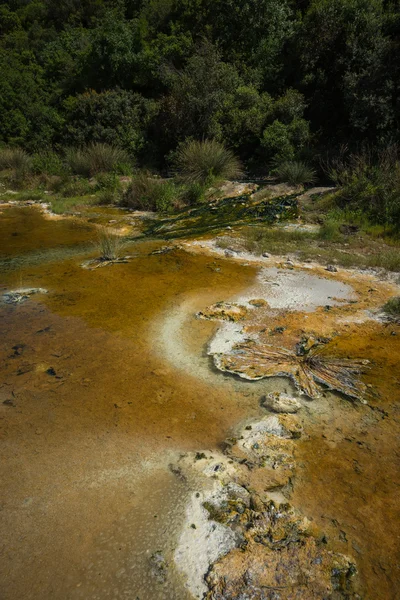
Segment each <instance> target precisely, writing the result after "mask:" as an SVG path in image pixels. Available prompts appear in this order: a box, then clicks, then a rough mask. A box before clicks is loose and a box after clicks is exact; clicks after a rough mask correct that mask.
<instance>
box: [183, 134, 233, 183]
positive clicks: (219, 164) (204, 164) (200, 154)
mask: <svg viewBox="0 0 400 600" xmlns="http://www.w3.org/2000/svg"><path fill="white" fill-rule="evenodd" d="M176 166H177V169H178V172H179V174H180V176H181V178H182V179H183V180H184V181H185V182H186V183H197V184H201V185H211V184H212V183H213V182H214V181H215V180H218V179H235V178H237V177H239V176H240V175H241V174H242V166H241V164H240V161H239V159H238V158H236V156H235V155H234V154H233V152H231V150H228V149H226V148H225V146H224V145H223V144H220V143H219V142H217V141H216V140H204V141H202V142H199V141H196V140H191V141H188V142H185V143H184V144H183V145H182V146H181V147H180V149H179V150H178V154H177V158H176Z"/></svg>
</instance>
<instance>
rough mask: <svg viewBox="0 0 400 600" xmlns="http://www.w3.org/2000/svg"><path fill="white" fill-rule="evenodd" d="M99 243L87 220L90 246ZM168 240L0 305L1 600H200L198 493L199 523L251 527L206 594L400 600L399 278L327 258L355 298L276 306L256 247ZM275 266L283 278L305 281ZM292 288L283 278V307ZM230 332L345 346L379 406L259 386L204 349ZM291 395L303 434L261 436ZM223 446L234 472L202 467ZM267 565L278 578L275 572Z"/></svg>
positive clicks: (11, 280)
mask: <svg viewBox="0 0 400 600" xmlns="http://www.w3.org/2000/svg"><path fill="white" fill-rule="evenodd" d="M28 210H33V209H28ZM15 215H16V216H15V220H14V221H11V220H9V221H8V225H7V227H8V228H9V229H7V231H9V232H11V233H12V231H16V232H17V233H18V227H19V225H18V218H17V214H16V213H15ZM24 219H25V217H24ZM66 222H67V221H66V220H64V221H57V223H66ZM51 225H54V223H51ZM3 226H4V227H5V225H4V224H3ZM21 227H22V229H21V235H22V233H23V228H24V227H25V225H21ZM40 227H41V226H40ZM40 227H39V229H38V232H39V233H38V237H37V238H36V239H31V240H30V241H29V244H28V246H29V248H28V246H27V245H26V243H25V242H24V244H22V246H21V247H20V248H17V247H15V248H14V250H13V251H12V252H11V253H9V256H11V255H13V256H14V257H18V256H22V255H23V254H24V252H25V250H26V249H27V248H28V250H29V252H31V251H34V249H35V246H36V247H37V246H38V245H39V246H40V231H41V229H40ZM43 227H44V225H43ZM60 227H61V229H62V227H63V226H60ZM69 228H70V225H68V226H67V230H68V232H67V231H65V240H68V239H70V238H69V235H70V232H69ZM60 231H61V230H60ZM60 231H58V230H57V232H54V238H53V239H50V238H51V235H52V234H51V233H50V230H49V231H47V230H46V235H49V236H50V237H49V242H48V248H49V249H51V248H52V247H55V246H57V243H58V242H57V239H59V240H63V239H64V238H63V235H64V233H60ZM7 235H8V234H7ZM24 235H25V234H24ZM80 235H81V233H79V236H80ZM92 235H93V233H90V232H88V231H86V230H84V231H83V238H84V239H82V238H81V237H79V236H78V238H79V239H77V240H76V243H81V242H82V241H83V242H84V243H87V242H88V240H89V238H90V236H92ZM86 236H87V237H86ZM13 237H15V238H17V237H18V235H17V236H13ZM46 243H47V242H46ZM67 245H68V244H67ZM158 248H160V244H159V243H158V242H146V241H144V242H140V243H139V244H136V245H135V250H136V249H137V250H138V256H136V257H134V258H133V259H132V260H130V262H129V263H128V264H120V265H111V266H110V267H108V268H107V269H98V270H97V269H96V270H94V271H84V270H83V269H81V267H80V262H81V259H80V258H78V257H76V258H67V259H66V260H63V261H62V262H59V259H58V258H57V260H55V261H53V262H51V261H50V262H45V263H44V262H40V261H39V262H38V263H35V264H33V263H30V264H29V265H28V264H25V266H24V263H22V262H20V263H19V264H18V268H17V269H11V270H10V269H9V270H7V271H5V272H4V276H3V279H2V284H3V289H2V292H7V291H9V290H13V289H14V290H15V289H18V288H21V287H24V288H25V287H26V288H28V287H29V288H35V287H41V288H44V289H47V290H48V294H46V295H44V296H39V295H37V296H32V297H30V298H28V299H27V300H26V302H23V303H21V304H19V303H18V304H17V305H6V304H3V305H2V307H1V311H0V327H1V330H2V343H1V353H2V364H3V369H2V379H1V387H0V395H1V404H0V411H1V413H0V414H1V421H0V424H1V435H2V439H3V442H4V443H3V458H4V460H3V465H4V466H3V470H2V482H3V484H2V485H3V489H4V491H3V495H2V498H3V500H2V509H3V512H2V514H3V517H4V518H3V519H2V523H3V525H2V534H1V539H2V553H3V557H4V559H3V561H2V566H1V569H2V572H3V573H2V579H3V581H4V582H5V585H3V592H4V597H5V598H7V599H8V598H9V599H14V598H17V597H18V598H19V597H25V598H32V599H35V600H36V598H39V597H40V598H56V599H57V598H60V600H61V599H63V598H65V597H66V596H68V597H70V598H93V599H94V598H100V599H103V598H115V597H118V595H117V592H118V594H119V596H120V597H130V596H129V595H132V593H133V594H136V596H137V597H139V598H140V600H150V599H151V600H154V599H156V598H171V597H174V598H175V597H176V598H182V600H183V599H185V600H186V599H187V598H190V597H191V596H190V592H189V591H188V590H187V588H186V587H185V581H186V579H185V575H184V571H181V570H179V569H176V568H175V566H174V564H175V563H174V557H176V552H177V548H179V540H180V535H181V528H182V523H184V525H183V527H184V528H188V531H189V534H191V533H194V534H195V533H196V531H197V530H196V529H194V528H193V527H192V525H195V526H196V527H197V525H196V522H193V521H192V522H186V521H185V520H184V519H185V512H186V511H187V509H188V506H189V505H191V504H190V503H191V502H192V501H193V497H192V496H193V494H194V499H195V501H198V500H199V499H200V500H201V506H200V508H201V510H200V509H199V511H200V512H199V513H198V514H199V515H202V516H201V518H202V519H204V518H205V519H206V522H207V523H208V524H209V526H210V527H211V528H212V527H213V526H214V525H215V524H218V525H220V526H221V527H228V528H230V529H231V530H232V528H233V530H234V536H235V540H234V546H232V547H231V548H229V551H227V552H226V553H225V554H224V555H221V556H219V557H218V558H214V559H213V560H212V561H210V563H209V564H208V567H207V573H208V574H207V573H205V574H204V575H205V576H206V580H204V579H203V585H206V588H202V590H203V593H206V594H207V598H210V599H211V598H213V599H217V598H218V599H219V598H236V597H237V598H239V597H240V594H243V593H250V591H251V593H253V594H255V595H253V597H254V598H275V597H276V595H275V596H274V594H280V597H281V598H286V597H287V598H292V597H293V598H296V597H299V598H311V597H315V598H320V597H332V598H341V597H354V598H356V597H357V596H355V595H354V594H359V595H360V597H363V598H368V597H371V591H373V597H374V598H377V599H382V600H383V599H385V600H386V599H387V598H391V597H393V598H394V597H396V596H397V595H398V593H399V590H398V583H397V582H398V573H397V571H396V569H397V566H396V565H398V564H399V560H398V558H399V555H398V547H399V545H398V540H397V538H396V535H395V534H394V533H393V532H394V531H395V528H396V525H398V523H399V521H400V515H399V507H398V501H397V493H398V485H397V477H398V456H397V454H396V452H397V446H396V443H397V442H396V440H397V437H398V435H399V427H400V423H399V420H398V401H399V398H398V385H399V379H398V375H397V372H398V364H399V353H400V349H399V345H398V335H393V333H395V334H396V333H397V334H398V333H399V332H398V325H396V324H388V323H382V322H380V321H379V320H378V318H377V312H376V311H377V310H378V308H379V306H382V305H383V304H384V302H385V301H386V299H387V298H388V297H389V296H390V295H393V294H394V292H395V286H393V284H392V283H391V282H389V281H386V282H385V281H379V280H377V279H376V278H375V279H374V277H373V276H372V275H368V274H361V273H351V272H344V271H342V272H340V271H339V273H326V272H324V270H323V269H322V268H321V269H319V268H318V267H313V268H312V270H311V271H310V270H309V271H308V273H312V274H313V275H315V276H317V277H322V278H325V279H327V280H328V281H335V279H338V280H339V282H341V283H342V284H343V285H344V286H350V287H351V288H353V290H354V293H355V296H354V297H351V298H350V297H349V298H340V294H339V295H338V296H337V297H336V296H335V297H336V300H335V299H333V301H332V302H330V300H329V299H328V300H327V302H326V304H324V305H323V306H320V307H318V306H316V307H313V310H312V311H311V312H310V311H308V310H303V309H302V307H301V306H299V305H298V306H297V307H293V306H291V307H287V306H274V301H273V300H272V301H271V297H269V298H268V297H267V296H265V298H264V297H263V294H262V293H260V279H257V278H256V274H257V272H259V271H258V269H260V267H261V266H262V265H258V264H254V266H251V265H249V264H247V266H244V264H243V263H246V262H248V261H247V258H242V259H241V258H240V257H239V259H236V260H232V259H231V258H230V259H229V260H227V259H225V258H221V257H220V256H217V255H212V254H211V253H210V254H208V253H207V252H208V251H207V249H204V248H198V250H199V252H198V253H197V254H196V253H195V252H193V248H190V247H188V249H189V250H190V252H189V253H188V252H185V251H183V250H179V249H172V250H171V251H169V252H165V253H164V252H163V253H160V254H152V253H153V252H154V250H156V251H157V250H158ZM29 252H28V253H27V254H29ZM196 252H197V250H196ZM268 266H271V267H273V268H276V265H275V264H273V262H271V264H270V265H268ZM296 270H297V269H295V271H296ZM278 271H279V273H278V275H279V277H280V279H279V280H278V283H281V282H283V281H284V280H285V273H288V274H290V275H293V268H290V269H285V267H283V268H281V269H278ZM269 278H270V279H271V277H270V275H269ZM21 284H22V285H21ZM269 284H270V286H272V287H273V288H276V286H273V285H272V284H271V281H270V282H269ZM261 287H262V286H261ZM262 289H264V288H263V287H262ZM281 291H282V290H281ZM283 292H284V290H283V291H282V294H280V293H279V290H278V288H277V294H276V295H275V297H276V299H277V300H276V302H278V303H279V302H280V301H281V299H282V297H283V296H284V293H283ZM328 295H330V292H329V294H328ZM251 301H254V302H251ZM262 301H263V302H262ZM221 302H222V303H224V302H228V303H230V304H231V305H233V306H235V305H239V306H244V307H245V308H246V310H245V311H242V312H241V315H240V319H236V316H235V315H233V317H232V319H231V318H230V317H229V314H228V313H227V311H226V310H225V307H223V311H224V313H225V314H224V315H221V310H218V311H217V313H216V312H215V311H214V313H213V314H212V315H210V314H208V317H211V319H210V320H204V319H196V317H195V315H196V313H198V312H203V313H204V311H205V310H206V308H207V307H209V306H215V305H216V303H219V308H221ZM327 306H329V308H327ZM293 308H294V309H295V310H293ZM234 312H235V311H234ZM227 314H228V317H227V318H225V317H226V315H227ZM174 315H177V317H176V323H175V325H174V327H169V325H168V324H169V323H170V318H171V316H173V317H174V318H175V316H174ZM221 316H222V320H221V321H219V320H215V318H216V317H217V318H219V317H221ZM163 323H164V324H165V327H164V329H163ZM224 328H226V329H224ZM235 328H236V329H235ZM263 330H264V331H263ZM161 331H164V333H165V337H164V338H163V339H161V338H160V332H161ZM231 331H234V332H235V335H236V334H237V335H238V336H239V337H238V338H237V341H240V340H242V339H243V336H244V337H249V338H251V339H254V340H262V341H264V342H266V343H268V344H269V345H271V344H272V346H280V347H284V348H287V349H288V350H291V351H294V348H295V345H296V343H298V342H299V340H300V339H301V338H302V336H306V337H307V336H308V337H310V336H314V337H319V338H321V337H324V338H329V340H330V341H329V344H327V346H328V345H329V348H330V352H331V353H332V356H336V357H342V358H350V359H354V358H357V359H360V360H369V361H371V364H370V369H369V370H368V371H367V372H366V373H364V374H362V375H361V377H362V381H363V382H364V384H365V385H366V386H367V394H366V398H367V404H366V405H362V404H361V403H359V402H358V401H357V399H356V400H354V399H353V400H352V399H350V398H346V397H345V396H341V395H340V394H336V393H332V392H329V391H327V390H326V389H324V388H323V387H322V388H321V397H319V398H318V399H315V400H314V401H310V399H308V398H307V397H306V396H301V395H299V394H298V392H297V391H296V389H295V387H294V385H293V384H292V383H291V382H290V381H289V380H288V379H287V378H275V377H274V378H271V379H268V380H267V379H265V380H261V381H255V382H250V381H244V380H241V379H239V378H236V377H232V376H230V375H227V374H223V373H222V372H218V371H217V370H216V369H214V368H213V364H212V357H210V356H209V355H208V352H210V350H212V343H213V340H217V341H218V340H219V341H218V344H217V350H218V351H220V350H221V347H222V350H223V352H224V351H225V350H226V349H229V347H231V346H229V344H230V341H229V339H230V335H231ZM171 332H175V333H176V335H175V337H172V338H171V335H170V333H171ZM221 332H222V333H221ZM163 335H164V334H163ZM218 336H219V337H218ZM210 340H211V344H210ZM226 341H227V342H228V343H225V342H226ZM221 344H223V345H222V346H221ZM166 350H167V353H166ZM276 391H279V392H280V393H281V394H283V395H284V394H286V396H288V397H294V398H295V400H296V402H298V403H299V404H301V408H300V409H299V411H298V413H297V414H296V417H290V418H291V419H295V421H291V423H292V424H291V425H290V427H289V430H288V429H286V431H288V432H289V433H288V434H285V433H284V435H283V436H282V435H276V434H274V433H271V432H270V433H268V432H264V434H263V435H264V438H263V439H264V441H262V440H261V441H260V440H258V441H257V440H255V439H254V440H252V438H251V435H252V434H255V433H256V432H255V429H256V425H255V423H257V422H260V421H261V422H262V421H263V419H264V418H265V417H267V418H271V416H272V415H274V414H276V413H273V412H270V410H272V408H271V406H269V407H266V408H265V407H263V406H261V404H260V400H261V399H262V398H265V396H268V395H269V394H272V393H273V392H276ZM263 404H265V402H264V401H263ZM272 418H274V419H275V418H278V420H280V419H283V421H285V419H286V422H287V423H290V421H288V418H287V417H286V416H285V415H282V416H281V415H279V416H278V417H276V416H275V417H272ZM294 423H297V424H296V425H294ZM238 424H241V425H238ZM246 427H251V429H246ZM241 436H243V439H242V440H240V438H241ZM274 436H275V437H274ZM222 440H227V444H226V445H225V446H224V451H223V452H221V450H223V449H222V447H221V441H222ZM248 440H252V441H251V442H249V443H247V442H248ZM264 442H265V443H264ZM246 444H247V446H246ZM249 444H250V445H249ZM255 444H258V446H259V447H258V448H257V447H255V448H253V446H254V445H255ZM180 454H184V455H185V456H186V457H187V458H186V459H185V458H181V459H180V458H179V455H180ZM202 454H204V455H205V457H206V458H203V457H202V456H201V455H202ZM196 456H197V458H196ZM199 456H200V458H199ZM209 456H213V461H211V462H212V465H213V468H214V467H215V466H216V465H217V464H219V463H221V464H222V465H223V466H224V465H225V466H226V470H223V469H222V470H221V471H219V470H218V471H217V472H212V470H211V472H210V471H208V472H207V473H208V474H207V476H205V475H204V474H202V472H200V473H197V474H195V475H192V474H191V473H192V471H193V465H195V468H196V469H197V470H199V469H200V470H204V469H206V466H207V464H208V457H209ZM185 460H186V462H187V463H188V464H186V462H185ZM182 461H183V462H182ZM226 461H227V462H226ZM229 461H231V464H229ZM189 463H190V464H189ZM227 463H228V464H227ZM170 465H172V468H171V466H170ZM176 465H178V468H177V469H176V468H175V466H176ZM225 466H224V469H225ZM233 467H234V468H233ZM206 470H207V469H206ZM210 474H211V477H210ZM214 476H215V477H214ZM204 477H207V481H208V482H210V481H211V484H212V485H214V484H216V485H217V486H218V485H220V486H221V487H222V489H226V488H227V486H228V487H229V484H232V483H234V484H235V485H236V486H238V487H236V488H235V490H236V491H233V492H232V493H233V496H232V497H231V498H230V499H228V500H227V502H228V504H227V505H225V504H222V505H221V504H220V505H216V506H215V507H214V511H213V509H212V506H211V503H210V501H209V500H210V494H211V495H212V493H215V490H211V491H210V490H209V489H208V488H209V483H208V484H206V483H204V481H205V479H204ZM239 488H242V489H243V490H244V492H241V491H240V489H239ZM229 489H231V488H229ZM231 491H232V490H231ZM239 493H240V494H242V495H243V499H242V500H241V501H239V499H238V498H239V496H238V494H239ZM196 494H200V496H199V498H197V499H196ZM234 494H236V496H235V495H234ZM207 498H208V500H207ZM178 499H179V500H178ZM224 501H226V498H225V500H224ZM207 502H208V504H207ZM205 503H206V504H207V507H208V508H205V507H204V504H205ZM229 503H230V504H229ZM197 506H198V504H197ZM218 506H219V507H221V506H222V507H223V510H221V508H218ZM208 509H210V510H211V512H210V510H208ZM203 510H204V511H205V513H204V512H202V511H203ZM276 514H279V515H283V516H282V517H280V518H279V519H278V520H277V519H276ZM204 515H206V516H204ZM199 519H200V516H199ZM304 519H307V520H308V522H307V523H305V522H304ZM168 523H169V525H168ZM388 523H389V524H390V526H389V525H388ZM281 524H282V527H280V525H281ZM199 531H200V526H199ZM66 541H68V544H67V543H66ZM71 548H72V549H73V551H72V552H71ZM277 551H278V552H277ZM158 552H160V553H161V558H160V555H159V554H157V553H158ZM277 557H279V559H278V558H277ZM307 560H310V561H311V563H312V566H311V567H310V569H309V570H307V571H305V569H304V564H305V563H306V562H307ZM335 561H336V562H335ZM265 563H268V564H269V565H270V568H269V569H268V570H265V569H264V568H263V569H261V568H259V565H265ZM160 565H161V567H160ZM257 565H258V567H257ZM160 570H161V572H162V573H161V574H160ZM355 570H357V572H358V574H357V575H356V574H355ZM288 572H290V574H291V579H290V580H288V579H286V580H285V577H286V575H287V573H288ZM22 573H23V574H24V575H23V577H22ZM38 573H40V577H38ZM282 581H284V583H283V584H282ZM304 582H306V583H304ZM329 586H330V587H329ZM260 590H262V591H261V592H260ZM257 594H258V595H257ZM262 594H264V595H262ZM296 594H297V595H296ZM307 594H308V595H307ZM323 594H325V596H324V595H323ZM326 594H330V596H329V595H328V596H326ZM335 594H336V596H335ZM338 594H339V595H338ZM340 594H341V595H340ZM346 594H347V596H346ZM351 594H353V596H352V595H351ZM136 596H135V595H134V597H135V598H136Z"/></svg>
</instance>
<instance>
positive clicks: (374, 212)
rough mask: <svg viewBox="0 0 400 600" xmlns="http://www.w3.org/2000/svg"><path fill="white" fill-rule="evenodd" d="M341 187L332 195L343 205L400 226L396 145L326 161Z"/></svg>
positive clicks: (399, 154)
mask: <svg viewBox="0 0 400 600" xmlns="http://www.w3.org/2000/svg"><path fill="white" fill-rule="evenodd" d="M325 168H326V171H327V173H328V175H329V177H330V178H331V179H332V180H333V181H334V182H335V183H336V184H337V185H338V186H339V187H340V190H339V191H338V192H337V193H336V195H335V201H336V204H337V205H338V206H339V207H340V208H342V209H350V210H356V211H357V210H358V211H361V212H362V213H363V214H364V215H365V217H366V218H367V219H369V220H370V221H371V222H372V223H377V224H382V225H389V226H391V227H393V228H394V229H397V230H399V229H400V152H399V148H398V147H397V146H390V147H388V148H386V149H385V150H379V151H373V150H370V149H368V148H364V149H363V150H362V151H361V152H360V153H358V154H347V151H346V149H343V150H342V152H341V154H340V155H339V156H338V157H337V158H335V159H334V160H332V161H330V162H329V163H328V164H327V165H326V167H325Z"/></svg>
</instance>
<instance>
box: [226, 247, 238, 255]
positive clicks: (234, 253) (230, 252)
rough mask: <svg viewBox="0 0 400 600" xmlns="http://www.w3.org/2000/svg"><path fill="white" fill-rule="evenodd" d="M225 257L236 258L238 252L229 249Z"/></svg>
mask: <svg viewBox="0 0 400 600" xmlns="http://www.w3.org/2000/svg"><path fill="white" fill-rule="evenodd" d="M224 254H225V256H227V257H229V256H230V257H232V256H236V255H237V252H235V251H234V250H231V249H230V248H227V249H226V250H225V252H224Z"/></svg>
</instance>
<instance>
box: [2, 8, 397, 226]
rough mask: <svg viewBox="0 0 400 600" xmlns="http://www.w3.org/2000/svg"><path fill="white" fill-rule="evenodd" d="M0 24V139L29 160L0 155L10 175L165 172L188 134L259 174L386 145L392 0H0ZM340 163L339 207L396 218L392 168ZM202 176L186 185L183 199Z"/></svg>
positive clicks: (393, 107)
mask: <svg viewBox="0 0 400 600" xmlns="http://www.w3.org/2000/svg"><path fill="white" fill-rule="evenodd" d="M0 32H1V38H0V144H3V145H7V146H12V147H16V146H19V147H20V148H23V150H25V151H27V152H29V154H30V155H31V156H33V158H30V157H29V156H25V158H23V155H22V154H21V155H19V156H18V155H17V154H15V156H14V158H12V159H10V156H11V155H9V158H8V159H7V160H8V162H7V164H6V163H4V160H5V159H4V160H3V163H2V164H3V165H5V166H4V168H7V169H9V170H10V171H11V172H12V177H13V178H14V180H15V181H22V180H23V178H24V177H25V176H26V173H28V172H31V171H32V172H33V173H45V174H46V175H47V176H48V177H55V176H63V174H64V172H65V171H66V172H68V171H69V172H72V173H76V174H82V175H84V176H92V175H94V174H97V173H98V172H99V171H102V170H108V169H111V170H112V171H116V172H119V173H130V171H131V166H132V163H133V161H134V160H136V161H137V164H139V165H140V166H141V167H142V168H147V169H159V170H164V169H165V168H166V166H167V165H168V158H169V157H170V156H171V154H173V153H175V154H176V153H177V152H178V154H179V153H180V152H181V150H179V148H182V144H183V143H184V142H185V140H186V139H191V140H194V141H195V142H196V141H197V142H198V141H199V140H203V139H212V140H215V141H217V142H219V143H220V144H222V145H224V146H225V147H226V148H231V149H233V151H234V152H235V153H236V154H237V155H238V157H239V158H240V160H241V161H242V162H243V163H244V164H245V165H246V166H247V167H249V168H251V170H252V172H258V173H260V174H266V173H271V172H273V171H274V170H276V169H277V168H278V169H279V168H281V169H282V168H283V167H280V165H282V164H283V165H284V167H285V169H286V170H287V164H288V163H290V164H299V163H302V162H306V163H308V162H309V163H310V164H317V162H318V157H319V156H321V155H324V154H325V153H326V151H328V150H329V151H332V149H335V148H339V147H340V146H341V145H342V144H343V143H348V144H349V147H350V148H351V150H352V152H353V153H354V152H356V151H357V148H359V147H360V146H361V144H362V143H364V142H366V141H368V142H369V144H370V145H371V147H374V148H377V149H380V150H382V148H385V147H386V146H387V145H388V143H400V85H399V75H400V69H399V60H398V40H399V35H400V13H399V10H398V6H397V4H396V3H395V2H385V1H384V0H309V1H307V2H304V1H302V2H300V1H299V2H295V1H293V0H248V1H247V2H244V3H243V2H242V3H241V2H237V1H235V0H226V1H225V2H216V1H215V2H210V1H206V0H197V1H196V2H189V1H188V0H182V1H181V2H170V1H169V0H157V1H148V2H147V1H146V2H144V1H140V2H139V1H138V2H133V1H132V0H107V1H106V0H82V1H80V2H78V0H69V1H68V2H67V3H60V2H57V1H56V0H46V1H45V2H43V1H40V0H38V1H37V2H26V1H18V2H8V3H4V2H3V3H2V4H1V5H0ZM110 147H112V148H113V149H118V152H119V153H121V152H123V151H125V152H128V153H129V159H128V160H127V156H123V155H122V154H120V155H119V156H117V157H114V158H113V157H111V155H110V151H109V150H104V149H105V148H110ZM50 148H54V149H57V153H53V152H51V151H50V150H49V149H50ZM65 148H75V149H78V150H74V151H70V150H69V151H68V152H66V157H64V155H63V149H65ZM94 148H96V150H93V149H94ZM101 148H103V150H100V149H101ZM121 149H122V150H121ZM177 149H178V150H177ZM13 152H14V151H13ZM106 152H108V155H107V156H106ZM113 152H114V150H113ZM1 160H2V159H1V158H0V162H1ZM10 160H11V162H10ZM18 161H19V162H18ZM10 165H11V166H10ZM285 165H286V166H285ZM373 165H375V166H376V169H375V170H374V168H373ZM206 166H207V165H206ZM202 170H203V173H204V172H207V175H206V176H204V175H202V176H201V178H200V179H201V180H202V181H203V182H204V180H205V179H207V177H208V176H211V177H213V176H218V174H217V172H216V167H215V168H214V167H211V171H210V170H209V169H208V168H206V169H205V171H204V169H202ZM351 170H352V172H353V175H352V176H351V177H350V178H348V179H347V180H346V181H345V182H344V184H343V185H344V188H345V190H344V191H343V198H342V203H343V204H346V203H348V202H350V203H351V204H352V205H353V204H354V205H355V204H357V202H358V205H359V206H360V207H365V208H366V210H367V211H368V215H369V216H370V218H373V219H378V218H379V219H381V220H382V219H384V220H386V221H387V222H390V223H394V222H397V221H398V219H399V216H398V200H397V195H396V194H397V192H396V191H395V188H396V186H397V185H398V182H397V179H396V178H397V175H395V174H392V175H390V176H389V181H390V182H391V186H390V185H389V184H388V183H387V182H386V183H385V181H384V180H385V179H386V175H387V170H385V168H384V167H382V165H381V164H380V163H379V160H378V159H375V158H374V160H373V161H370V163H369V166H368V168H366V169H364V170H363V169H361V171H360V168H359V167H355V166H354V165H353V167H352V169H351ZM214 171H215V172H214ZM394 172H395V173H397V166H396V168H395V169H394ZM379 173H383V176H382V178H380V175H379ZM285 177H286V178H287V177H288V174H286V175H285ZM296 177H297V176H296ZM301 178H303V179H304V175H303V176H302V177H301ZM189 179H191V180H193V181H194V180H196V181H197V180H198V178H197V177H195V178H194V179H193V177H192V176H190V177H189ZM202 185H203V183H196V184H191V186H189V187H187V188H186V193H187V196H188V197H190V196H191V198H192V200H191V201H195V199H196V198H199V199H201V198H202V197H203V195H204V190H203V189H202V188H201V186H202ZM196 186H197V187H196ZM357 195H359V200H358V201H357V200H356V197H357ZM377 207H380V208H377Z"/></svg>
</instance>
